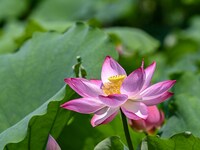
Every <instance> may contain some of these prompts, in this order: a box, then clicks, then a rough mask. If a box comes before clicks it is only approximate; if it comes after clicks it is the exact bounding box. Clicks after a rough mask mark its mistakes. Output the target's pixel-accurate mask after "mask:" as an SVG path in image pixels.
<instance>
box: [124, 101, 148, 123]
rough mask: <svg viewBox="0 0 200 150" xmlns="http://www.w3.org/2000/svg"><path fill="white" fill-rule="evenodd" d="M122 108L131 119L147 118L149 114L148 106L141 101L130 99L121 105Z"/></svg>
mask: <svg viewBox="0 0 200 150" xmlns="http://www.w3.org/2000/svg"><path fill="white" fill-rule="evenodd" d="M121 109H122V111H123V113H124V114H125V115H126V116H127V117H128V118H129V119H133V120H138V119H141V118H143V119H146V118H147V116H148V109H147V106H146V105H145V104H143V103H141V102H134V101H131V100H129V101H127V102H126V103H125V104H123V105H122V106H121Z"/></svg>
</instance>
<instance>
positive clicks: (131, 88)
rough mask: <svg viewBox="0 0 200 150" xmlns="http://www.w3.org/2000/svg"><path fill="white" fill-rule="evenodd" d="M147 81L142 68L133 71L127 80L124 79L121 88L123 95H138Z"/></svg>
mask: <svg viewBox="0 0 200 150" xmlns="http://www.w3.org/2000/svg"><path fill="white" fill-rule="evenodd" d="M144 81H145V74H144V71H143V69H142V68H139V69H137V70H135V71H133V72H132V73H131V74H130V75H129V76H128V77H127V78H125V79H124V81H123V83H122V86H121V89H120V91H121V93H122V94H127V95H130V96H131V95H134V94H137V93H138V92H139V91H140V90H141V88H142V86H143V84H144Z"/></svg>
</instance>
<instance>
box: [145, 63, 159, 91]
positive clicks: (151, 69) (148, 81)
mask: <svg viewBox="0 0 200 150" xmlns="http://www.w3.org/2000/svg"><path fill="white" fill-rule="evenodd" d="M155 69H156V62H153V63H152V64H151V65H149V66H148V67H147V68H146V69H145V70H144V71H145V75H146V78H145V82H144V85H143V88H142V89H145V88H147V87H148V86H149V85H150V84H151V79H152V77H153V74H154V71H155Z"/></svg>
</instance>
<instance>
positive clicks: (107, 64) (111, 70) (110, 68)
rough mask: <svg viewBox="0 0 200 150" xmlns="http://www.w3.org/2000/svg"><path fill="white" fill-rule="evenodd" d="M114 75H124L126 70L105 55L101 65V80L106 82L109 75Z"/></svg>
mask: <svg viewBox="0 0 200 150" xmlns="http://www.w3.org/2000/svg"><path fill="white" fill-rule="evenodd" d="M115 75H126V72H125V70H124V69H123V68H122V67H121V66H120V65H119V64H118V63H117V62H116V61H115V60H114V59H112V58H111V57H110V56H107V57H106V58H105V60H104V63H103V66H102V71H101V80H102V82H103V83H106V82H108V78H109V77H111V76H115Z"/></svg>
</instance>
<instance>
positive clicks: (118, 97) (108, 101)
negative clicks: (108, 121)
mask: <svg viewBox="0 0 200 150" xmlns="http://www.w3.org/2000/svg"><path fill="white" fill-rule="evenodd" d="M127 99H128V96H127V95H125V94H113V95H108V96H103V95H99V100H100V101H101V102H102V103H104V104H105V105H107V106H110V107H118V106H120V105H122V104H123V103H124V102H126V101H127Z"/></svg>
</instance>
